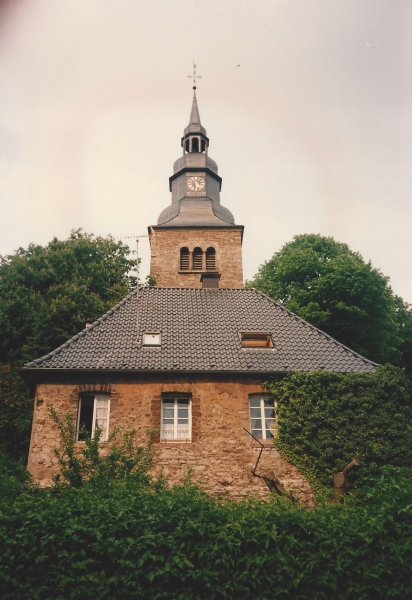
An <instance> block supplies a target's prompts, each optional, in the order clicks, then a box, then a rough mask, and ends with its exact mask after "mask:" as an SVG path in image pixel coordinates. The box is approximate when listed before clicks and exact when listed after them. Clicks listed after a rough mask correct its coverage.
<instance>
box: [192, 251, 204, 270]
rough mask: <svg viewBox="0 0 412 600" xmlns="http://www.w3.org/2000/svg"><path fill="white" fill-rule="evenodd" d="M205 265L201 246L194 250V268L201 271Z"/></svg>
mask: <svg viewBox="0 0 412 600" xmlns="http://www.w3.org/2000/svg"><path fill="white" fill-rule="evenodd" d="M202 267H203V252H202V249H201V248H195V249H194V250H193V270H194V271H201V270H202Z"/></svg>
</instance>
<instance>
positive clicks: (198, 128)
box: [184, 92, 206, 135]
mask: <svg viewBox="0 0 412 600" xmlns="http://www.w3.org/2000/svg"><path fill="white" fill-rule="evenodd" d="M188 133H203V135H206V129H205V128H204V127H202V125H201V124H200V115H199V108H198V106H197V98H196V92H194V93H193V102H192V110H191V111H190V120H189V125H188V126H187V127H186V128H185V131H184V135H187V134H188Z"/></svg>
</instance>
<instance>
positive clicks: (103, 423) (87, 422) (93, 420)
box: [77, 394, 110, 442]
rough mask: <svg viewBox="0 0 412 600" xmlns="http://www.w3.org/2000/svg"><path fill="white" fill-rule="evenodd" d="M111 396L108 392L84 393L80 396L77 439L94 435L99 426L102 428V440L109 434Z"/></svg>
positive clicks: (80, 439) (80, 440) (82, 439)
mask: <svg viewBox="0 0 412 600" xmlns="http://www.w3.org/2000/svg"><path fill="white" fill-rule="evenodd" d="M109 412H110V397H109V396H108V395H107V394H82V395H81V396H80V398H79V411H78V417H77V441H78V442H83V441H84V440H85V438H86V437H93V436H94V434H95V431H96V429H97V428H99V429H100V430H101V432H102V433H101V436H100V441H102V442H105V441H106V440H107V438H108V435H109Z"/></svg>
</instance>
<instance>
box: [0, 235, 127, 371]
mask: <svg viewBox="0 0 412 600" xmlns="http://www.w3.org/2000/svg"><path fill="white" fill-rule="evenodd" d="M129 252H130V250H129V247H128V246H126V245H124V244H122V243H121V242H118V241H115V240H114V239H113V238H112V237H110V236H109V237H106V238H102V237H94V236H93V235H91V234H87V233H83V232H82V231H81V230H79V231H73V232H72V233H71V235H70V237H69V238H68V239H67V240H64V241H61V240H58V239H56V238H54V239H53V240H52V241H51V242H50V243H49V244H48V245H47V246H45V247H42V246H35V245H34V244H30V246H29V247H28V248H27V250H25V249H23V248H20V249H19V250H18V251H17V252H16V253H15V254H13V255H11V256H4V257H1V258H0V290H1V300H0V329H1V331H2V335H1V338H0V362H1V363H3V364H5V363H11V364H13V365H14V364H20V363H22V362H26V361H30V360H33V359H34V358H38V357H39V356H41V355H43V354H45V353H47V352H49V351H50V350H52V349H54V348H57V346H59V345H60V344H62V343H64V342H65V341H66V340H67V339H69V338H70V337H71V336H73V335H75V334H76V333H78V332H79V331H80V330H81V329H83V328H84V327H85V325H86V322H92V321H94V320H95V319H96V318H98V317H99V316H100V315H101V314H102V313H104V312H105V311H107V310H109V308H111V307H112V306H114V305H115V304H117V302H119V301H120V300H121V299H122V298H123V297H124V296H125V295H126V294H127V293H129V292H130V291H131V289H132V286H133V285H134V284H135V278H133V277H131V276H130V275H129V272H130V270H131V269H132V268H133V267H135V263H134V261H132V260H130V259H129V258H128V256H129Z"/></svg>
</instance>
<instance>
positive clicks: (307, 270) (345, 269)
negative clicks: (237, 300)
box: [247, 234, 412, 363]
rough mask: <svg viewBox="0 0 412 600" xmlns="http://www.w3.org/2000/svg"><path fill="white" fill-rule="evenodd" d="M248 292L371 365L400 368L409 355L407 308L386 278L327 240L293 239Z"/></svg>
mask: <svg viewBox="0 0 412 600" xmlns="http://www.w3.org/2000/svg"><path fill="white" fill-rule="evenodd" d="M247 287H255V288H257V289H259V290H261V291H262V292H264V293H265V294H267V295H268V296H270V297H271V298H273V299H274V300H276V301H277V302H279V303H281V304H283V305H284V306H285V307H286V308H288V309H289V310H291V311H293V312H295V313H296V314H298V315H299V316H300V317H302V318H303V319H305V320H307V321H308V322H309V323H311V324H312V325H315V326H316V327H319V328H320V329H321V330H323V331H325V332H326V333H328V334H329V335H331V336H332V337H334V338H335V339H337V340H338V341H339V342H341V343H343V344H345V345H346V346H349V347H350V348H352V349H353V350H355V351H356V352H359V353H360V354H362V355H364V356H366V357H368V358H370V359H371V360H375V361H377V362H393V363H400V362H401V361H402V352H406V350H407V347H408V352H409V353H410V354H412V352H411V346H412V343H411V341H410V339H411V338H410V337H408V336H409V335H410V332H411V331H412V314H411V311H410V308H408V306H407V305H405V304H404V303H402V300H401V299H396V298H395V297H394V295H393V293H392V290H391V288H390V286H389V283H388V277H385V276H384V275H382V273H381V272H380V271H379V270H378V269H375V268H374V267H372V265H371V263H370V262H368V263H366V262H365V261H364V260H363V258H362V256H361V255H360V254H359V253H357V252H353V251H352V250H350V248H349V247H348V246H347V245H346V244H342V243H339V242H336V241H335V240H334V239H333V238H331V237H322V236H320V235H315V234H305V235H298V236H295V237H294V239H293V241H292V242H289V243H288V244H286V245H285V246H283V248H282V249H281V250H280V252H276V253H275V254H274V255H273V257H272V258H271V259H270V260H269V261H267V262H265V263H264V264H263V265H262V266H261V267H260V268H259V271H258V273H257V274H256V276H255V277H254V279H252V281H249V282H247ZM402 319H404V323H405V325H404V328H403V329H404V334H403V335H401V333H400V329H401V326H400V322H401V321H402Z"/></svg>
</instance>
